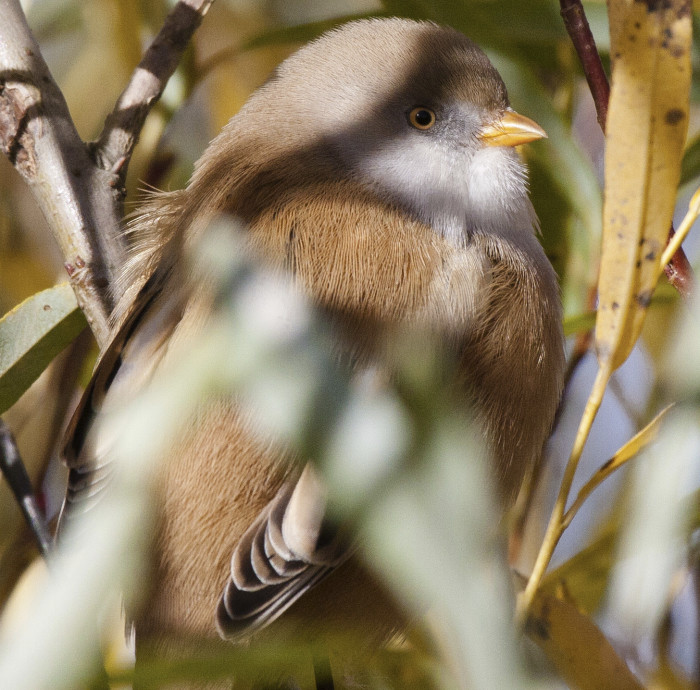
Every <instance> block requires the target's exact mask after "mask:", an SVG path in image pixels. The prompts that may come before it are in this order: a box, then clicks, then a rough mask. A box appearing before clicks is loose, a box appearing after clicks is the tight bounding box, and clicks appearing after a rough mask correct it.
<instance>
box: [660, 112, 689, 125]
mask: <svg viewBox="0 0 700 690" xmlns="http://www.w3.org/2000/svg"><path fill="white" fill-rule="evenodd" d="M684 117H685V112H683V111H682V110H681V109H680V108H671V109H670V110H667V111H666V116H665V117H664V120H665V121H666V124H667V125H677V124H678V123H679V122H680V121H681V120H682V119H683V118H684Z"/></svg>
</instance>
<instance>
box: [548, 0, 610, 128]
mask: <svg viewBox="0 0 700 690" xmlns="http://www.w3.org/2000/svg"><path fill="white" fill-rule="evenodd" d="M559 5H560V7H561V16H562V19H563V20H564V26H565V27H566V30H567V31H568V33H569V36H570V38H571V42H572V43H573V44H574V48H576V52H577V53H578V56H579V60H581V66H582V67H583V74H584V75H585V77H586V81H587V82H588V87H589V88H590V90H591V94H592V95H593V102H594V103H595V109H596V113H597V114H598V124H599V125H600V128H601V129H602V130H603V132H605V121H606V119H607V117H608V101H609V100H610V84H609V82H608V77H607V75H606V74H605V70H604V69H603V63H602V62H601V60H600V55H599V54H598V49H597V48H596V44H595V39H594V38H593V34H592V33H591V27H590V26H589V25H588V20H587V19H586V13H585V12H584V10H583V6H582V5H581V2H580V0H559Z"/></svg>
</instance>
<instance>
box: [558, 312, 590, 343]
mask: <svg viewBox="0 0 700 690" xmlns="http://www.w3.org/2000/svg"><path fill="white" fill-rule="evenodd" d="M594 326H595V312H594V311H588V312H585V313H584V314H574V315H573V316H569V317H567V318H565V319H564V335H565V336H567V337H568V336H570V335H575V334H576V333H585V332H586V331H590V330H593V327H594Z"/></svg>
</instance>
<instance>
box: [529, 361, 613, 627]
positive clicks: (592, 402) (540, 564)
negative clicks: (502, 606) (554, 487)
mask: <svg viewBox="0 0 700 690" xmlns="http://www.w3.org/2000/svg"><path fill="white" fill-rule="evenodd" d="M611 375H612V369H611V368H610V366H609V364H605V365H604V366H601V367H599V368H598V374H597V375H596V379H595V382H594V384H593V389H592V390H591V394H590V395H589V396H588V401H587V402H586V409H585V410H584V412H583V416H582V417H581V422H580V424H579V427H578V431H577V433H576V439H575V441H574V446H573V448H572V450H571V455H570V457H569V462H568V463H567V465H566V470H565V471H564V477H563V479H562V481H561V486H560V487H559V494H558V496H557V500H556V503H555V504H554V509H553V510H552V515H551V517H550V518H549V524H548V525H547V531H546V532H545V535H544V539H543V540H542V546H540V550H539V553H538V554H537V560H536V561H535V566H534V567H533V569H532V574H531V575H530V579H529V580H528V583H527V586H526V587H525V589H524V590H523V591H522V592H521V593H520V594H519V595H518V602H517V607H516V621H517V622H518V624H519V625H522V624H523V623H524V621H525V620H526V619H527V615H528V613H529V611H530V607H531V606H532V602H533V600H534V597H535V594H536V592H537V589H538V587H539V585H540V582H541V581H542V577H543V576H544V573H545V571H546V570H547V566H548V565H549V562H550V561H551V560H552V555H553V554H554V549H555V548H556V546H557V544H558V543H559V540H560V539H561V535H562V534H563V532H564V529H566V527H565V524H564V511H565V509H566V504H567V501H568V499H569V493H570V491H571V485H572V483H573V480H574V476H575V474H576V468H577V467H578V463H579V460H580V458H581V453H583V448H584V446H585V445H586V441H587V439H588V435H589V434H590V431H591V427H592V426H593V420H594V419H595V417H596V414H597V413H598V409H599V408H600V403H601V402H602V400H603V394H604V393H605V388H606V386H607V385H608V381H609V380H610V376H611Z"/></svg>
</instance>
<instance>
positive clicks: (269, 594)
mask: <svg viewBox="0 0 700 690" xmlns="http://www.w3.org/2000/svg"><path fill="white" fill-rule="evenodd" d="M352 551H353V548H352V545H351V544H350V543H349V542H348V541H347V539H345V536H344V534H343V532H342V530H339V529H337V526H335V525H332V524H331V523H330V522H329V521H328V519H327V515H326V492H325V490H324V488H323V485H322V484H321V482H320V480H319V478H318V477H317V475H316V472H315V471H314V469H313V468H312V466H311V465H310V464H307V465H306V467H305V468H304V470H303V471H302V473H301V474H300V475H299V476H298V478H296V479H295V480H292V481H288V482H286V483H285V484H284V485H283V486H282V487H281V488H280V490H279V491H278V493H277V495H276V496H275V497H274V499H273V500H272V501H270V503H269V504H268V505H267V506H266V507H265V509H264V510H263V511H262V512H261V513H260V515H259V516H258V518H257V519H256V520H255V521H254V522H253V524H252V525H251V526H250V527H249V528H248V530H247V531H246V532H245V534H244V535H243V537H242V538H241V540H240V541H239V543H238V545H237V546H236V549H235V550H234V553H233V557H232V558H231V575H230V577H229V580H228V582H227V583H226V586H225V589H224V593H223V594H222V596H221V599H220V601H219V607H218V610H217V615H216V618H217V627H218V629H219V632H220V634H221V635H222V636H223V637H225V638H227V639H236V638H237V637H239V636H243V635H249V634H250V633H253V632H255V631H256V630H259V629H260V628H262V627H264V626H266V625H267V624H269V623H271V622H272V621H274V620H275V619H276V618H278V617H279V616H280V615H281V614H282V613H284V612H285V611H286V610H287V609H288V608H289V607H290V606H291V605H292V604H293V603H294V602H295V601H296V600H297V599H299V597H301V596H302V595H303V594H304V593H305V592H307V591H308V590H309V589H310V588H311V587H313V586H314V585H316V584H317V583H318V582H319V581H320V580H322V579H323V578H324V577H325V576H326V575H328V574H329V573H330V572H331V571H332V570H333V569H334V568H335V567H336V566H338V565H340V564H341V563H342V562H343V561H345V560H346V559H347V558H348V557H349V556H350V555H351V554H352Z"/></svg>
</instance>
